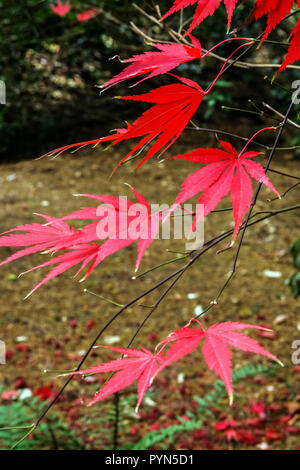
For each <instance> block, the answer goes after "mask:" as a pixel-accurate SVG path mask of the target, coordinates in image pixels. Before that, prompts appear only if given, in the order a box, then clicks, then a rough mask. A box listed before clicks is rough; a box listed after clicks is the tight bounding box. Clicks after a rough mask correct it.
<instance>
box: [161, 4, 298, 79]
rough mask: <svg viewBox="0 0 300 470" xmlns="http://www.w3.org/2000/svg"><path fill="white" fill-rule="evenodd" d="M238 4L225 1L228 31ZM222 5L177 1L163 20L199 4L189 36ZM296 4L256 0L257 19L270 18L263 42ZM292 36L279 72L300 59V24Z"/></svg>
mask: <svg viewBox="0 0 300 470" xmlns="http://www.w3.org/2000/svg"><path fill="white" fill-rule="evenodd" d="M237 2H238V0H224V4H225V7H226V9H227V14H228V29H229V28H230V25H231V20H232V15H233V11H234V8H235V6H236V4H237ZM221 3H223V2H222V0H175V1H174V5H173V6H172V7H171V9H170V10H169V11H168V12H167V13H165V15H164V16H163V18H162V19H163V20H164V19H166V18H167V17H168V16H170V15H172V14H173V13H175V12H178V11H179V10H181V9H183V8H187V7H188V6H190V5H195V4H197V8H196V12H195V15H194V18H193V21H192V23H191V25H190V27H189V29H188V31H187V33H186V35H187V34H190V33H191V31H193V29H195V28H196V26H198V25H199V24H200V23H202V21H203V20H205V18H207V17H208V16H209V15H213V13H214V12H215V10H216V9H217V8H218V7H219V6H220V5H221ZM295 3H297V5H298V7H300V0H296V1H295V0H256V4H255V8H254V16H255V18H256V19H259V18H261V17H263V16H265V15H267V16H268V18H267V26H266V30H265V33H264V36H263V38H262V41H264V40H265V39H266V38H267V37H268V36H269V34H270V33H271V31H272V30H273V29H274V28H275V27H276V26H277V25H278V24H279V23H280V22H281V21H282V20H283V19H284V18H285V16H286V15H288V14H289V13H290V12H291V10H292V8H293V6H294V5H295ZM291 36H292V38H293V41H292V42H291V45H290V49H289V52H288V55H287V56H286V58H285V61H284V63H283V65H282V67H281V69H280V70H279V72H281V71H282V70H283V69H284V68H286V67H287V65H290V64H292V63H294V62H295V61H296V60H299V58H300V41H299V23H298V25H297V26H296V28H295V29H294V30H293V32H292V34H291ZM279 72H278V73H279Z"/></svg>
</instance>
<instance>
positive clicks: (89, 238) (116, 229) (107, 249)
mask: <svg viewBox="0 0 300 470" xmlns="http://www.w3.org/2000/svg"><path fill="white" fill-rule="evenodd" d="M131 189H132V191H133V193H134V195H135V197H136V200H137V202H138V204H135V203H134V202H132V201H128V200H127V199H126V198H122V197H114V196H97V195H94V194H82V195H81V196H86V197H90V198H93V199H95V200H97V201H99V202H101V203H102V204H104V206H99V207H98V208H96V207H84V208H82V209H80V210H79V211H75V212H74V213H72V214H69V215H67V216H65V217H63V218H62V219H54V218H52V217H47V216H42V217H44V218H45V219H46V222H47V224H44V225H42V224H28V225H22V226H18V227H16V228H14V229H11V230H10V231H9V232H15V231H22V232H26V233H24V234H23V233H22V234H11V233H9V232H6V233H4V234H2V235H3V236H2V238H0V246H9V247H14V246H26V247H27V248H25V249H23V250H20V251H18V252H16V253H15V254H13V255H11V256H9V257H8V258H7V259H6V260H4V261H3V262H2V263H0V265H2V264H6V263H9V262H10V261H14V260H15V259H18V258H20V257H23V256H25V255H28V254H32V253H37V252H45V250H47V252H48V253H56V252H59V251H61V252H63V253H62V254H60V255H58V256H56V257H52V258H51V259H50V260H49V261H46V262H45V263H42V264H39V265H38V266H34V267H33V268H31V269H29V270H27V271H25V272H24V273H22V274H26V273H29V272H31V271H34V270H36V269H39V268H44V267H48V266H53V265H56V266H55V267H54V268H53V269H52V271H50V272H49V273H48V274H47V276H46V277H45V278H44V279H43V280H42V281H41V282H39V283H38V284H37V285H36V286H35V287H34V289H33V290H32V291H31V292H30V293H29V294H28V295H27V296H26V298H27V297H28V296H29V295H31V294H32V293H33V292H35V291H36V290H37V289H38V288H39V287H41V286H42V285H43V284H45V283H46V282H47V281H49V280H50V279H53V278H54V277H56V276H58V275H60V274H62V273H63V272H65V271H66V270H68V269H70V268H72V267H73V266H75V265H77V264H79V263H81V266H80V268H79V270H78V271H77V274H79V272H81V271H82V270H83V269H84V268H86V267H87V266H88V265H89V264H90V263H91V264H90V266H89V268H88V269H87V271H86V274H85V276H84V277H83V279H82V280H84V279H86V278H87V277H88V276H89V275H90V273H91V272H92V271H93V269H95V268H96V267H97V266H98V265H99V264H100V263H101V262H102V261H103V260H104V259H105V258H107V257H108V256H110V255H111V254H113V253H116V252H117V251H119V250H121V249H123V248H125V247H127V246H129V245H131V244H132V243H134V242H135V241H136V240H137V241H138V255H137V261H136V270H137V269H138V267H139V265H140V262H141V259H142V257H143V255H144V253H145V251H146V249H147V248H148V247H149V246H150V245H151V243H152V242H153V240H154V239H155V238H156V236H157V233H158V230H159V223H160V221H161V219H162V214H161V212H156V213H155V212H154V213H152V212H151V209H150V206H149V204H148V202H147V200H146V199H145V198H144V197H143V196H142V195H141V194H139V193H138V192H137V191H136V190H135V189H134V188H131ZM101 208H102V210H100V209H101ZM74 219H81V220H83V219H94V222H92V223H91V224H89V225H86V226H85V227H83V228H82V229H78V230H74V229H71V228H70V227H69V225H68V224H67V223H66V222H65V220H74ZM99 224H100V225H99ZM101 224H102V225H101ZM7 233H9V235H6V234H7ZM105 239H107V240H105ZM99 240H105V241H104V242H103V243H102V244H101V245H98V244H97V243H90V242H96V241H99ZM77 274H76V275H77Z"/></svg>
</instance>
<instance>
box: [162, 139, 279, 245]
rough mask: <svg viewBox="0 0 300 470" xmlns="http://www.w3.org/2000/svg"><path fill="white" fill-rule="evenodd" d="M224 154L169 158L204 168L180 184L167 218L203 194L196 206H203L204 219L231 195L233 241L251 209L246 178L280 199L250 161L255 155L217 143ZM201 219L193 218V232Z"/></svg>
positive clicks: (200, 151) (198, 153) (212, 152)
mask: <svg viewBox="0 0 300 470" xmlns="http://www.w3.org/2000/svg"><path fill="white" fill-rule="evenodd" d="M220 144H221V146H222V147H223V148H224V150H219V149H215V148H208V149H203V148H202V149H198V150H194V151H193V152H190V153H186V154H183V155H177V156H175V157H171V158H172V159H181V160H189V161H191V162H195V163H203V164H206V166H205V167H204V168H201V169H200V170H198V171H196V172H195V173H192V174H191V175H190V176H188V177H187V178H186V180H185V181H184V182H183V183H182V186H181V191H180V193H179V194H178V196H177V198H176V201H175V203H174V204H173V206H172V207H171V208H170V211H169V213H168V215H170V213H171V212H173V211H174V210H175V209H176V208H177V207H178V206H180V204H182V203H184V202H185V201H186V200H187V199H190V198H191V197H194V196H195V195H196V194H198V193H200V192H202V193H203V194H202V196H201V197H200V198H199V200H198V203H199V204H203V205H204V216H206V215H207V214H209V213H210V212H211V211H212V210H214V208H215V207H216V206H217V205H218V204H219V202H220V201H221V199H222V198H223V197H225V196H227V194H228V193H229V192H231V201H232V208H233V216H234V220H235V228H234V234H233V237H234V238H236V237H237V234H238V231H239V228H240V226H241V223H242V221H243V217H244V216H245V214H246V212H247V209H248V208H249V206H250V205H251V199H252V193H253V188H252V183H251V179H250V177H249V175H250V176H251V177H252V178H254V179H255V180H257V181H259V182H260V183H263V184H264V185H266V186H267V187H268V188H270V189H271V190H272V191H274V193H275V194H276V195H277V196H278V197H280V195H279V193H278V191H277V190H276V189H275V188H274V186H273V185H272V183H271V182H270V180H269V178H268V177H267V175H266V173H265V170H264V168H263V167H262V166H261V165H260V164H259V163H256V162H255V161H252V158H253V157H256V156H257V155H260V153H256V152H245V153H241V154H238V153H237V151H236V150H235V149H234V148H233V147H232V145H231V144H229V143H228V142H220ZM201 218H202V214H201V215H199V214H198V215H196V217H195V219H194V222H193V227H192V228H193V229H194V228H195V226H196V225H197V223H198V222H199V221H200V220H201Z"/></svg>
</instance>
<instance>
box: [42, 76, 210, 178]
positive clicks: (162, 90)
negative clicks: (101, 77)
mask: <svg viewBox="0 0 300 470" xmlns="http://www.w3.org/2000/svg"><path fill="white" fill-rule="evenodd" d="M173 76H174V77H175V78H177V79H178V80H180V81H181V82H182V83H176V84H172V85H165V86H162V87H159V88H156V89H154V90H151V91H149V92H148V93H144V94H142V95H133V96H118V97H117V98H119V99H123V100H133V101H143V102H145V103H154V106H152V108H150V109H148V110H147V111H145V112H144V113H143V114H142V115H141V116H140V117H139V118H138V119H136V121H135V122H134V123H133V124H132V125H130V124H128V128H127V129H117V131H116V132H115V133H114V134H112V135H111V136H107V137H101V138H99V139H94V140H90V141H86V142H79V143H76V144H71V145H65V146H63V147H60V148H57V149H55V150H52V151H51V152H48V153H47V154H45V155H43V156H46V155H48V156H52V155H54V156H58V155H60V154H61V153H63V152H65V151H66V150H69V149H70V148H75V147H77V148H78V149H79V148H81V147H84V146H86V145H90V144H96V145H97V144H98V143H101V142H107V141H111V142H112V143H111V145H112V146H113V145H116V144H118V143H120V142H123V141H125V140H128V139H134V138H139V137H141V140H140V142H139V143H137V144H136V145H135V146H134V147H133V149H132V150H131V151H130V152H129V153H128V155H126V157H124V158H123V159H122V160H121V162H120V163H119V164H118V165H117V167H116V168H115V170H116V169H117V168H118V167H119V166H120V165H121V164H122V163H123V162H124V161H125V160H127V159H128V158H129V157H130V156H131V155H133V154H134V153H135V152H138V151H139V150H140V149H141V148H143V147H144V146H146V145H147V144H148V143H150V142H152V141H154V143H152V146H151V148H150V150H149V151H148V153H147V154H146V156H145V157H144V158H143V160H142V161H141V163H140V164H139V165H138V166H137V167H136V169H137V168H139V167H140V166H141V165H142V164H143V163H144V162H145V161H146V160H148V159H149V158H151V157H153V156H154V155H155V154H157V153H158V152H160V153H159V155H161V154H162V153H164V152H165V151H166V150H167V149H168V148H169V147H170V146H171V145H172V144H173V143H174V142H175V141H176V140H177V139H178V138H179V136H180V135H181V134H182V132H183V131H184V129H185V127H186V126H187V124H188V123H189V121H190V120H191V118H192V117H193V115H194V114H195V112H196V111H197V109H198V107H199V106H200V104H201V102H202V100H203V98H204V96H205V94H207V92H205V91H204V90H203V89H202V88H201V87H200V85H198V83H196V82H194V81H193V80H189V79H187V78H182V77H177V76H176V75H173ZM155 139H156V140H155ZM115 170H114V171H115Z"/></svg>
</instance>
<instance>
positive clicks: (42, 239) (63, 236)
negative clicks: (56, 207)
mask: <svg viewBox="0 0 300 470" xmlns="http://www.w3.org/2000/svg"><path fill="white" fill-rule="evenodd" d="M36 215H38V216H40V217H43V218H44V219H45V221H46V223H48V224H49V223H50V224H51V225H45V224H38V223H34V224H26V225H18V226H17V227H15V228H12V229H10V230H8V231H7V232H4V233H2V234H1V238H0V246H7V247H21V246H27V248H25V249H24V250H20V251H17V252H16V253H14V254H13V255H11V256H9V257H8V258H6V259H5V260H4V261H2V262H1V263H0V266H2V265H4V264H6V263H9V262H11V261H14V260H16V259H18V258H21V257H23V256H26V255H30V254H32V253H37V252H40V251H45V250H48V251H57V250H61V249H63V248H65V247H67V246H69V245H74V243H75V240H76V239H77V237H78V236H79V233H80V232H79V231H76V230H74V229H73V228H70V227H69V225H68V224H66V223H65V222H63V221H62V220H58V219H54V218H53V217H48V216H47V215H43V214H36ZM12 232H25V233H18V234H15V233H12Z"/></svg>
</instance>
